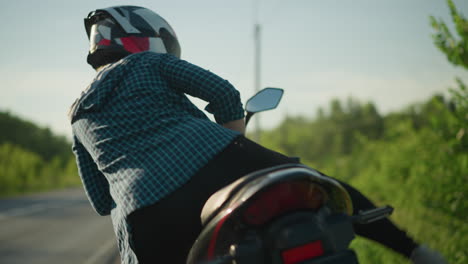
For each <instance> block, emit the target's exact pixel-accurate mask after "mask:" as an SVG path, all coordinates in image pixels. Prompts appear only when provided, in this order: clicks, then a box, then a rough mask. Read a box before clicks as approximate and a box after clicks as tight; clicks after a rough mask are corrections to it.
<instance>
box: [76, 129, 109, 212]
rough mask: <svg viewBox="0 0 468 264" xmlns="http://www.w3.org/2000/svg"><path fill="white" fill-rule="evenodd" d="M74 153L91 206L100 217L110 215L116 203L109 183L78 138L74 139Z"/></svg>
mask: <svg viewBox="0 0 468 264" xmlns="http://www.w3.org/2000/svg"><path fill="white" fill-rule="evenodd" d="M73 152H74V153H75V156H76V163H77V165H78V171H79V174H80V177H81V181H82V182H83V186H84V188H85V191H86V195H87V196H88V199H89V201H90V202H91V205H92V206H93V208H94V210H95V211H96V212H97V213H98V214H100V215H108V214H110V211H111V209H112V208H113V205H114V204H115V203H114V200H113V199H112V197H111V195H110V193H109V183H108V182H107V180H106V178H105V177H104V175H103V174H102V173H101V172H100V171H99V170H98V168H97V165H96V163H94V161H93V159H92V158H91V156H90V155H89V153H88V151H86V149H85V148H84V146H83V145H82V144H81V143H80V142H79V140H78V139H77V138H76V137H73Z"/></svg>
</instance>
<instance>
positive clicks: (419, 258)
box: [411, 245, 447, 264]
mask: <svg viewBox="0 0 468 264" xmlns="http://www.w3.org/2000/svg"><path fill="white" fill-rule="evenodd" d="M411 262H412V263H414V264H447V261H446V260H445V259H444V257H443V256H442V255H441V254H440V253H439V252H437V251H435V250H433V249H430V248H428V247H427V246H425V245H421V246H419V247H417V248H416V249H415V250H414V251H413V253H412V254H411Z"/></svg>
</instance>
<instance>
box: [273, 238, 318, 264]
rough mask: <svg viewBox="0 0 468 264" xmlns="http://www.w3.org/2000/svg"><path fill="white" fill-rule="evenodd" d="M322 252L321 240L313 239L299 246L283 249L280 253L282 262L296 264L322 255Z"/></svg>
mask: <svg viewBox="0 0 468 264" xmlns="http://www.w3.org/2000/svg"><path fill="white" fill-rule="evenodd" d="M323 253H324V251H323V246H322V241H320V240H319V241H315V242H312V243H309V244H305V245H302V246H299V247H295V248H291V249H288V250H285V251H283V252H282V253H281V257H282V258H283V263H284V264H296V263H299V262H301V261H304V260H308V259H313V258H316V257H319V256H322V255H323Z"/></svg>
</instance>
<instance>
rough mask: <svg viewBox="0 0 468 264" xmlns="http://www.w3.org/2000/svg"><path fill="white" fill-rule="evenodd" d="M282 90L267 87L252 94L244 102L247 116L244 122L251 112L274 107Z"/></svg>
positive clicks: (281, 95) (250, 115) (279, 99)
mask: <svg viewBox="0 0 468 264" xmlns="http://www.w3.org/2000/svg"><path fill="white" fill-rule="evenodd" d="M283 93H284V90H283V89H281V88H272V87H267V88H264V89H262V90H261V91H259V92H258V93H256V94H255V95H254V96H252V97H251V98H250V99H249V100H247V103H246V104H245V110H246V111H247V116H246V120H245V123H246V124H247V123H248V122H249V120H250V118H251V117H252V115H253V114H255V113H258V112H262V111H267V110H271V109H275V108H276V107H277V106H278V104H279V102H280V101H281V97H283Z"/></svg>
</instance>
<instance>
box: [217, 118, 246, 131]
mask: <svg viewBox="0 0 468 264" xmlns="http://www.w3.org/2000/svg"><path fill="white" fill-rule="evenodd" d="M222 126H223V127H225V128H229V129H231V130H235V131H237V132H240V133H242V134H245V121H244V119H243V118H242V119H238V120H234V121H230V122H227V123H224V124H223V125H222Z"/></svg>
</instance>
